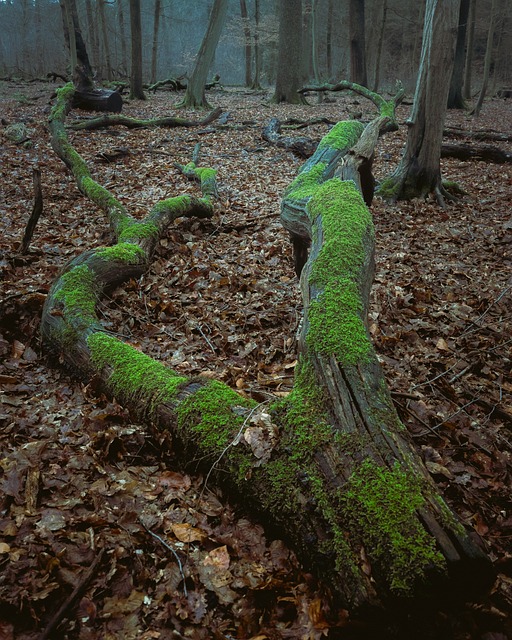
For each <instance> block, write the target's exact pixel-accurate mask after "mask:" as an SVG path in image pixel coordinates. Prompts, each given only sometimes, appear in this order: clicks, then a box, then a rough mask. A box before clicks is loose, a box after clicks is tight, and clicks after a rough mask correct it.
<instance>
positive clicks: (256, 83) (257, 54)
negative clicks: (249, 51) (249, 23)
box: [251, 0, 261, 89]
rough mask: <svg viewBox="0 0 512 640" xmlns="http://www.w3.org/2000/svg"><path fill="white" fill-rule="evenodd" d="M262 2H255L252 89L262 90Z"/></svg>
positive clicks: (256, 0)
mask: <svg viewBox="0 0 512 640" xmlns="http://www.w3.org/2000/svg"><path fill="white" fill-rule="evenodd" d="M260 77H261V46H260V0H254V80H253V81H252V85H251V88H252V89H261V84H260Z"/></svg>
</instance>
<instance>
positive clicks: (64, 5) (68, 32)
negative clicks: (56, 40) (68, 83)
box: [60, 0, 78, 76]
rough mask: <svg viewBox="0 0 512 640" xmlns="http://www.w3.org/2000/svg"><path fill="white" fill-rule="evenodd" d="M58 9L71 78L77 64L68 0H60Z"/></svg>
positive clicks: (73, 30)
mask: <svg viewBox="0 0 512 640" xmlns="http://www.w3.org/2000/svg"><path fill="white" fill-rule="evenodd" d="M60 7H61V9H62V19H63V24H64V39H65V41H66V44H67V46H68V49H69V64H70V67H71V76H73V74H74V72H75V69H76V66H77V63H78V59H77V53H76V34H75V26H74V23H73V14H72V11H71V4H70V2H69V0H60Z"/></svg>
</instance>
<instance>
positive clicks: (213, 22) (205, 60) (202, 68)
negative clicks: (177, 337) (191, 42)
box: [180, 0, 228, 109]
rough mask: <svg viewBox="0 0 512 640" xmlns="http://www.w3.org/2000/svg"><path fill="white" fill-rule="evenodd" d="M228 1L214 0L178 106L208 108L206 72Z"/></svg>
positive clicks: (213, 53)
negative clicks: (192, 69) (206, 26)
mask: <svg viewBox="0 0 512 640" xmlns="http://www.w3.org/2000/svg"><path fill="white" fill-rule="evenodd" d="M227 10H228V0H215V1H214V3H213V7H212V10H211V13H210V19H209V21H208V28H207V29H206V33H205V34H204V38H203V41H202V43H201V47H200V49H199V53H198V54H197V59H196V64H195V66H194V71H193V72H192V76H191V78H190V81H189V83H188V85H187V90H186V92H185V97H184V98H183V102H182V103H181V104H180V106H182V107H189V108H192V109H205V108H208V107H209V105H208V102H207V100H206V95H205V84H206V78H207V76H208V71H209V70H210V66H211V64H212V62H213V58H214V56H215V50H216V49H217V44H218V42H219V38H220V34H221V31H222V28H223V26H224V22H225V20H226V15H227Z"/></svg>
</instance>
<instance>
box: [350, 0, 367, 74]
mask: <svg viewBox="0 0 512 640" xmlns="http://www.w3.org/2000/svg"><path fill="white" fill-rule="evenodd" d="M364 3H365V0H350V9H349V22H350V81H351V82H355V83H357V84H360V85H362V86H364V87H366V86H367V84H368V79H367V72H366V39H365V17H364Z"/></svg>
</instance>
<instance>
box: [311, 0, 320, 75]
mask: <svg viewBox="0 0 512 640" xmlns="http://www.w3.org/2000/svg"><path fill="white" fill-rule="evenodd" d="M317 30H318V0H312V2H311V62H312V64H313V77H314V79H315V82H317V83H318V82H320V68H319V64H318V41H317Z"/></svg>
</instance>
